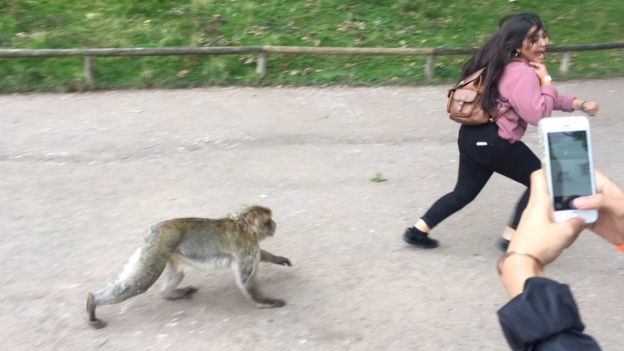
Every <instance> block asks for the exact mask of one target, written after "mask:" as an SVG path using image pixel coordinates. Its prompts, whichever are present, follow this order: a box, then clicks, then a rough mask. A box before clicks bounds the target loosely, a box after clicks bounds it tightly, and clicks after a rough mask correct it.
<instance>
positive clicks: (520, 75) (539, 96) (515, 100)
mask: <svg viewBox="0 0 624 351" xmlns="http://www.w3.org/2000/svg"><path fill="white" fill-rule="evenodd" d="M498 93H499V95H500V97H499V99H498V105H499V107H500V106H504V105H506V106H510V107H511V108H510V109H509V110H508V111H507V112H505V113H504V114H503V115H502V116H501V118H499V119H498V120H497V121H496V124H497V125H498V135H499V136H500V137H501V138H503V139H505V140H509V142H511V143H515V142H516V141H518V140H520V139H521V138H522V136H523V135H524V132H525V131H526V129H527V124H528V123H530V124H532V125H537V123H538V122H539V120H540V119H542V118H544V117H549V116H550V115H551V113H552V111H553V110H560V111H566V112H572V111H574V109H573V108H572V101H573V100H574V99H575V98H576V97H575V96H570V95H559V94H558V93H557V90H556V89H555V88H554V87H553V86H552V85H540V82H539V78H538V77H537V74H535V71H534V70H533V69H532V68H531V67H529V65H528V64H527V63H525V62H524V61H520V60H515V61H512V62H510V63H509V64H508V65H507V67H505V71H504V72H503V75H502V77H501V79H500V82H499V83H498Z"/></svg>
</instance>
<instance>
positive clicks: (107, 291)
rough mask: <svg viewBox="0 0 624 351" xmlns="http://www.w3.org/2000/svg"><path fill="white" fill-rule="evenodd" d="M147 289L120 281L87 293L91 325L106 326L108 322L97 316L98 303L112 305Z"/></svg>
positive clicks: (96, 327) (95, 326)
mask: <svg viewBox="0 0 624 351" xmlns="http://www.w3.org/2000/svg"><path fill="white" fill-rule="evenodd" d="M145 290H147V288H145V289H142V288H139V287H137V286H134V285H124V284H121V283H120V282H119V281H116V282H114V283H111V284H109V285H108V286H106V287H105V288H104V289H102V290H100V291H98V292H96V293H95V294H93V293H89V294H88V295H87V313H88V314H89V325H91V326H92V327H93V328H95V329H100V328H103V327H105V326H106V322H104V321H102V320H101V319H98V318H96V316H95V308H96V307H97V306H98V305H112V304H115V303H119V302H122V301H124V300H127V299H129V298H131V297H132V296H135V295H138V294H140V293H142V292H144V291H145Z"/></svg>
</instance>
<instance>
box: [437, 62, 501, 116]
mask: <svg viewBox="0 0 624 351" xmlns="http://www.w3.org/2000/svg"><path fill="white" fill-rule="evenodd" d="M484 80H485V68H481V69H480V70H478V71H476V72H474V73H473V74H471V75H469V76H468V77H466V78H465V79H463V80H461V81H460V82H459V83H457V84H455V86H454V87H452V88H451V89H449V91H448V102H447V105H446V112H448V114H449V118H450V119H452V120H453V121H455V122H457V123H461V124H465V125H469V126H476V125H480V124H486V123H488V122H496V120H497V119H498V118H499V117H500V116H501V115H502V114H503V113H505V112H506V111H507V110H508V109H509V108H505V107H503V108H501V109H499V110H498V112H497V113H496V115H495V116H492V115H490V113H489V112H487V111H485V110H484V109H483V107H482V106H481V96H482V94H483V89H484V84H483V81H484Z"/></svg>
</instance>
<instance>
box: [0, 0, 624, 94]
mask: <svg viewBox="0 0 624 351" xmlns="http://www.w3.org/2000/svg"><path fill="white" fill-rule="evenodd" d="M520 11H534V12H537V13H539V14H540V15H541V16H542V18H543V19H544V20H545V21H546V22H547V23H548V25H549V31H550V34H551V37H552V40H553V41H554V43H555V44H584V43H600V42H609V41H622V40H624V35H623V34H622V33H624V21H622V18H624V6H622V4H621V0H598V1H593V2H580V1H563V0H552V1H538V0H525V1H523V0H483V1H479V2H457V1H455V0H436V1H433V0H429V1H424V0H353V1H337V0H333V1H330V0H288V1H287V0H266V1H248V0H220V1H219V0H187V1H181V0H117V1H102V0H95V1H77V0H64V1H58V0H56V1H52V0H0V47H5V48H90V47H93V48H104V47H119V48H125V47H185V46H189V47H199V46H238V45H250V46H255V45H297V46H347V47H410V48H419V47H469V46H478V45H479V44H481V43H482V42H483V41H484V40H485V39H486V38H487V37H488V36H489V35H490V34H491V33H492V32H493V31H495V30H496V27H497V22H498V19H499V18H500V17H501V16H503V15H505V14H508V13H512V12H520ZM560 58H561V55H557V54H550V55H549V59H548V62H547V63H548V65H549V67H550V70H551V73H552V74H553V75H554V76H555V78H556V79H561V78H564V77H559V75H558V63H559V60H560ZM465 59H466V57H465V56H447V57H439V58H437V60H436V67H435V81H436V82H446V81H451V80H454V79H455V78H456V76H457V74H458V72H459V68H460V66H461V64H462V63H463V61H464V60H465ZM255 60H256V57H255V56H254V55H222V56H187V57H175V56H161V57H120V58H96V59H95V60H94V67H95V83H96V88H104V89H108V88H146V87H167V88H174V87H175V88H177V87H197V86H206V85H276V84H289V85H323V86H325V85H335V84H340V85H344V84H348V85H381V84H388V85H390V84H392V85H399V84H401V85H403V84H422V83H423V82H425V77H424V63H425V58H424V57H421V56H410V57H393V56H376V57H375V56H308V55H279V54H272V55H270V56H269V60H268V65H267V76H266V77H265V78H264V79H263V80H259V79H258V77H257V75H256V73H255ZM82 65H83V62H82V59H80V58H47V59H39V58H37V59H35V58H29V59H0V92H5V93H6V92H24V91H73V90H82V89H84V88H85V85H84V80H83V77H82V75H83V72H82V69H83V66H82ZM623 74H624V50H608V51H598V52H584V53H577V54H575V55H574V57H573V60H572V67H571V71H570V73H569V74H568V76H567V77H566V78H578V77H603V76H614V75H623Z"/></svg>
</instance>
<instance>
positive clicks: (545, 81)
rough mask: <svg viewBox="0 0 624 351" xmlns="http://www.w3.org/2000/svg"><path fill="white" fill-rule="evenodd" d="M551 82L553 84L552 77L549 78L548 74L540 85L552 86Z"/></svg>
mask: <svg viewBox="0 0 624 351" xmlns="http://www.w3.org/2000/svg"><path fill="white" fill-rule="evenodd" d="M550 82H552V77H551V76H549V75H548V74H547V75H545V76H544V77H543V78H541V79H540V85H546V84H550Z"/></svg>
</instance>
